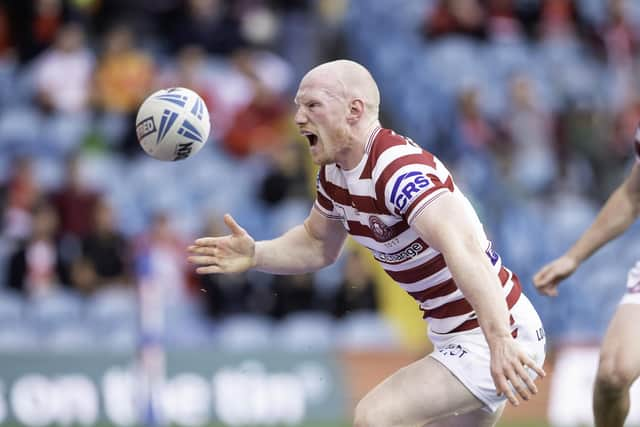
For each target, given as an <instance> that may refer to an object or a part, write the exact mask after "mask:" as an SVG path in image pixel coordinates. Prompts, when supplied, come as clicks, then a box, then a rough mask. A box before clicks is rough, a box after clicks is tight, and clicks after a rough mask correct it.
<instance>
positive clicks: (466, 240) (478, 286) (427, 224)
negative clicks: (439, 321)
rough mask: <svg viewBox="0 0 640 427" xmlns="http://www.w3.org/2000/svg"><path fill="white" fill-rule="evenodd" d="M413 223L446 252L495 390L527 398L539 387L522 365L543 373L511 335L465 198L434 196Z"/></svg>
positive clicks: (497, 282)
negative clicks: (482, 342) (486, 351)
mask: <svg viewBox="0 0 640 427" xmlns="http://www.w3.org/2000/svg"><path fill="white" fill-rule="evenodd" d="M412 227H413V228H414V229H415V230H416V231H417V232H418V233H419V234H420V235H421V236H422V238H423V239H425V241H426V242H427V243H428V244H429V245H430V246H433V247H434V248H436V249H438V250H439V251H440V252H441V253H442V254H443V256H444V258H445V260H446V262H447V266H448V267H449V270H450V271H451V275H452V276H453V278H454V280H455V282H456V284H457V285H458V287H459V288H460V290H461V291H462V293H463V294H464V296H465V298H466V299H467V300H468V301H469V303H470V304H471V306H472V307H473V309H474V310H475V312H476V315H477V316H478V322H479V323H480V327H481V329H482V332H483V333H484V335H485V337H486V339H487V343H488V344H489V348H490V351H491V375H492V377H493V381H494V383H495V385H496V390H497V392H498V393H499V394H504V395H505V396H506V397H507V399H508V400H509V401H510V402H511V403H512V404H514V405H518V404H519V401H518V396H516V394H515V393H514V392H513V390H512V389H511V387H510V386H509V383H511V384H512V385H513V386H514V388H515V390H516V392H517V394H518V395H519V397H520V398H522V399H524V400H528V399H529V397H530V396H531V395H532V394H535V393H537V391H538V390H537V387H536V385H535V384H534V382H533V380H532V379H531V377H530V376H529V374H528V373H527V371H526V368H530V369H532V370H534V371H535V372H536V373H538V375H539V376H541V377H542V376H544V375H545V373H544V371H543V370H542V369H541V368H540V367H538V366H537V365H536V364H535V362H534V361H533V359H531V358H530V357H529V356H528V355H527V354H526V352H525V351H524V350H523V349H522V348H521V347H520V345H519V344H518V343H517V342H516V341H515V340H514V339H513V337H512V336H511V331H510V328H509V310H508V307H507V303H506V301H505V296H504V293H503V290H502V286H501V284H500V280H499V279H498V275H497V274H496V273H495V271H494V269H493V265H492V264H491V262H490V260H489V257H488V256H487V254H486V252H485V250H486V247H484V246H483V245H484V244H485V243H486V242H481V241H480V240H479V238H478V236H479V233H478V227H480V225H479V223H478V221H477V218H476V217H475V214H473V212H472V211H471V209H470V208H469V206H468V205H467V204H466V201H465V200H464V199H462V198H461V197H459V196H457V195H456V194H454V193H446V194H443V195H442V196H440V197H438V198H437V199H435V200H434V201H433V202H431V204H430V205H429V206H428V208H426V209H424V210H423V211H422V212H421V213H420V214H418V217H417V218H416V219H415V220H414V222H413V224H412Z"/></svg>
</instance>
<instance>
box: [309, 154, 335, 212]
mask: <svg viewBox="0 0 640 427" xmlns="http://www.w3.org/2000/svg"><path fill="white" fill-rule="evenodd" d="M323 183H326V180H325V167H324V166H323V167H321V168H320V170H319V171H318V175H317V176H316V200H315V202H314V204H313V207H314V208H315V209H316V210H317V211H318V212H320V213H321V214H322V215H324V216H326V217H327V218H331V219H341V216H340V215H338V214H337V213H336V209H335V206H334V204H333V201H331V198H330V197H329V195H328V194H327V191H326V189H325V184H323Z"/></svg>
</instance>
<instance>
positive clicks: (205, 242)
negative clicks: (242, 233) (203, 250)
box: [195, 237, 222, 246]
mask: <svg viewBox="0 0 640 427" xmlns="http://www.w3.org/2000/svg"><path fill="white" fill-rule="evenodd" d="M221 239H222V237H201V238H199V239H196V241H195V244H196V245H197V246H216V245H217V244H218V242H220V240H221Z"/></svg>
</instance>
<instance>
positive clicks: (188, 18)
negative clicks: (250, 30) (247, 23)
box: [169, 0, 244, 55]
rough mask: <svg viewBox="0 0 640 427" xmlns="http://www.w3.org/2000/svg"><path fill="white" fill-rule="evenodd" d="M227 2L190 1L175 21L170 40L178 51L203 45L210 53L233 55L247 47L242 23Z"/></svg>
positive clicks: (210, 0)
mask: <svg viewBox="0 0 640 427" xmlns="http://www.w3.org/2000/svg"><path fill="white" fill-rule="evenodd" d="M230 3H231V2H226V1H223V0H187V1H185V5H184V9H183V10H182V12H181V13H179V15H178V16H177V17H176V19H174V20H173V21H172V22H171V24H172V25H171V28H170V30H169V31H170V36H169V38H170V40H171V41H172V42H173V44H174V49H180V48H182V47H184V46H187V45H199V46H202V47H203V48H204V49H206V50H207V52H209V53H213V54H219V55H230V54H231V53H232V52H234V51H235V50H236V49H239V48H240V47H242V46H243V45H244V41H243V40H242V37H241V34H240V22H239V20H238V19H237V17H235V16H233V15H232V13H231V10H230V9H229V8H228V7H227V6H228V5H229V4H230Z"/></svg>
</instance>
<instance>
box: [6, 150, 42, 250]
mask: <svg viewBox="0 0 640 427" xmlns="http://www.w3.org/2000/svg"><path fill="white" fill-rule="evenodd" d="M5 193H6V196H5V198H6V202H5V203H6V206H5V211H4V218H3V222H4V224H3V235H4V236H6V237H9V238H10V239H24V238H26V237H27V236H28V235H29V234H30V232H31V213H32V210H33V208H34V206H35V204H36V202H37V201H38V199H39V197H40V195H41V189H40V186H39V184H38V182H37V181H36V177H35V172H34V170H33V161H32V159H31V158H29V157H19V158H17V159H15V160H14V161H13V162H12V171H11V174H10V176H9V179H8V182H7V188H6V192H5Z"/></svg>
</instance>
